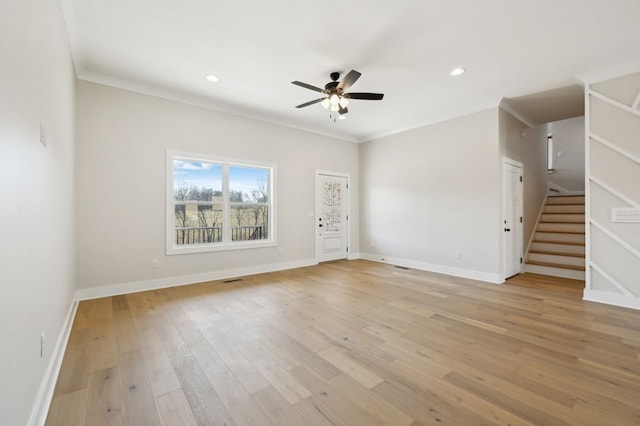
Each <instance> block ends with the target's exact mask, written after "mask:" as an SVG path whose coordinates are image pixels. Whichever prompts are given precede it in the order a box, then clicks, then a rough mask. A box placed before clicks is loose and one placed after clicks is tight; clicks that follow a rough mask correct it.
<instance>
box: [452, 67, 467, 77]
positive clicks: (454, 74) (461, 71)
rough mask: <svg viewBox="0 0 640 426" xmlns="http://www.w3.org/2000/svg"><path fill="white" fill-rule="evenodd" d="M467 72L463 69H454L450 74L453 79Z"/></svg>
mask: <svg viewBox="0 0 640 426" xmlns="http://www.w3.org/2000/svg"><path fill="white" fill-rule="evenodd" d="M465 71H466V70H465V69H464V68H462V67H456V68H454V69H452V70H451V72H450V73H449V75H451V76H452V77H457V76H459V75H462V74H464V72H465Z"/></svg>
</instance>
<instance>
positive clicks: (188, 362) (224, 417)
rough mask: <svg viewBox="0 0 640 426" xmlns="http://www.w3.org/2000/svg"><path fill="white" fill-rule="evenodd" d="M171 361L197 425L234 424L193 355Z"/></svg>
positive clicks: (229, 425) (230, 425)
mask: <svg viewBox="0 0 640 426" xmlns="http://www.w3.org/2000/svg"><path fill="white" fill-rule="evenodd" d="M172 363H173V365H174V368H175V371H176V376H177V377H178V380H179V381H180V386H181V387H182V390H183V392H184V396H185V397H186V398H187V402H188V403H189V406H190V407H191V411H192V413H193V417H194V418H195V419H196V423H197V424H198V426H204V425H228V426H232V425H235V424H236V423H235V422H234V421H233V418H232V417H231V415H230V414H229V412H228V411H227V409H226V408H225V406H224V404H223V403H222V400H221V399H220V396H219V395H218V393H217V392H216V391H215V390H214V389H213V386H212V385H211V382H209V380H208V379H207V377H206V375H205V374H204V371H202V368H201V367H200V365H199V364H198V362H197V361H196V359H195V358H194V357H193V356H188V357H181V358H178V359H176V360H175V361H173V360H172Z"/></svg>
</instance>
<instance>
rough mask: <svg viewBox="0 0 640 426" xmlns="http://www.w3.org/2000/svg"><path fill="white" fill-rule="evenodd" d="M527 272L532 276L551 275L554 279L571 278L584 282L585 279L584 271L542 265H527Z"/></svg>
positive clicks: (525, 268) (525, 269)
mask: <svg viewBox="0 0 640 426" xmlns="http://www.w3.org/2000/svg"><path fill="white" fill-rule="evenodd" d="M524 271H525V272H531V273H532V274H542V275H550V276H552V277H562V278H571V279H574V280H583V281H584V277H585V273H584V271H575V270H572V269H562V268H551V267H548V266H540V265H525V266H524Z"/></svg>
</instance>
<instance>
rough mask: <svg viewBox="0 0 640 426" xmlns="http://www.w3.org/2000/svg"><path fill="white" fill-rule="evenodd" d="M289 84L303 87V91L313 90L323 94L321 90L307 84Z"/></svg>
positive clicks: (298, 82)
mask: <svg viewBox="0 0 640 426" xmlns="http://www.w3.org/2000/svg"><path fill="white" fill-rule="evenodd" d="M291 84H295V85H296V86H300V87H304V88H305V89H309V90H313V91H315V92H320V93H324V90H323V89H321V88H319V87H316V86H312V85H310V84H307V83H303V82H301V81H292V82H291Z"/></svg>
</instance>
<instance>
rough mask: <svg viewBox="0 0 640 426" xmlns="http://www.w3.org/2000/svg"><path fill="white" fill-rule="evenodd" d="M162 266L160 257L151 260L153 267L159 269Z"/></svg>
mask: <svg viewBox="0 0 640 426" xmlns="http://www.w3.org/2000/svg"><path fill="white" fill-rule="evenodd" d="M159 267H160V264H159V263H158V259H153V260H152V261H151V269H158V268H159Z"/></svg>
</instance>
